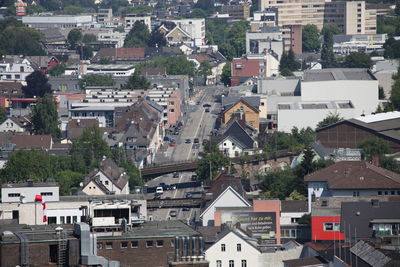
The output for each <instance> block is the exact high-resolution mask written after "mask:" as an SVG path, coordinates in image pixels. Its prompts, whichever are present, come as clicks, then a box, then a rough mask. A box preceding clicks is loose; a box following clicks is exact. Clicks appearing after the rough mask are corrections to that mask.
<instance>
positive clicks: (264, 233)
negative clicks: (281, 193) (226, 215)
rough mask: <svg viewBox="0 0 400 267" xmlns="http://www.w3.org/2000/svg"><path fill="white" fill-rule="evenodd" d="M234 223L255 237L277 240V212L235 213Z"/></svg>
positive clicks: (233, 215)
mask: <svg viewBox="0 0 400 267" xmlns="http://www.w3.org/2000/svg"><path fill="white" fill-rule="evenodd" d="M232 223H234V224H240V228H242V229H243V230H245V231H248V232H250V233H251V234H252V235H253V236H258V237H262V238H263V239H274V240H275V239H276V214H275V212H235V213H233V214H232Z"/></svg>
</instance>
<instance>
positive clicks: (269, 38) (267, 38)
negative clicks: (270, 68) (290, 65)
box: [246, 27, 284, 60]
mask: <svg viewBox="0 0 400 267" xmlns="http://www.w3.org/2000/svg"><path fill="white" fill-rule="evenodd" d="M283 47H284V45H283V39H282V32H281V31H280V29H279V28H278V27H263V28H261V29H260V31H255V32H246V53H247V54H249V53H251V54H262V53H263V52H264V51H265V52H267V51H268V52H270V51H273V52H274V53H276V54H277V55H278V60H279V59H280V57H281V56H282V53H283V51H284V50H283V49H284V48H283Z"/></svg>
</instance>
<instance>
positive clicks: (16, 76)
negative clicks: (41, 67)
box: [0, 59, 34, 82]
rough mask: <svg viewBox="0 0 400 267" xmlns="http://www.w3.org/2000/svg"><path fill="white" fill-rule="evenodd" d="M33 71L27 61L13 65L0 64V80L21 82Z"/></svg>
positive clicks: (23, 60)
mask: <svg viewBox="0 0 400 267" xmlns="http://www.w3.org/2000/svg"><path fill="white" fill-rule="evenodd" d="M33 71H34V69H33V68H32V66H31V63H30V62H29V60H27V59H22V60H21V61H19V62H15V63H0V80H6V81H23V82H25V79H26V77H27V76H28V75H29V74H31V73H32V72H33Z"/></svg>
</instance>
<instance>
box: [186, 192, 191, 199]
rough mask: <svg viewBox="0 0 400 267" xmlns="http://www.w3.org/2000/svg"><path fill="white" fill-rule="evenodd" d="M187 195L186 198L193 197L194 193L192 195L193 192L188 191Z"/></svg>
mask: <svg viewBox="0 0 400 267" xmlns="http://www.w3.org/2000/svg"><path fill="white" fill-rule="evenodd" d="M185 197H186V198H192V197H193V195H192V193H190V192H188V193H186V195H185Z"/></svg>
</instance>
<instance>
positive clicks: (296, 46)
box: [282, 25, 303, 55]
mask: <svg viewBox="0 0 400 267" xmlns="http://www.w3.org/2000/svg"><path fill="white" fill-rule="evenodd" d="M302 31H303V28H302V26H301V25H284V26H282V34H283V35H282V38H283V43H284V45H285V51H286V52H288V51H289V50H290V49H292V50H293V52H294V53H296V54H298V55H300V54H301V53H302V52H303V51H302V49H303V39H302Z"/></svg>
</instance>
